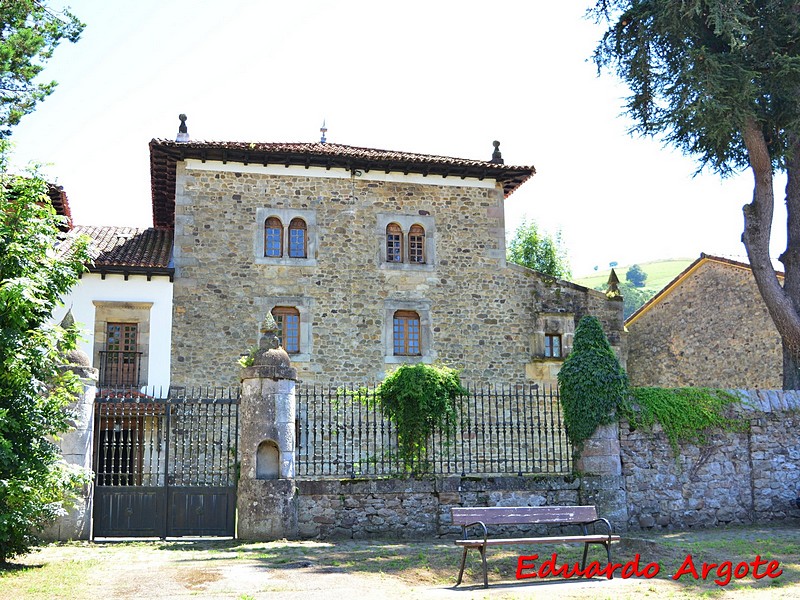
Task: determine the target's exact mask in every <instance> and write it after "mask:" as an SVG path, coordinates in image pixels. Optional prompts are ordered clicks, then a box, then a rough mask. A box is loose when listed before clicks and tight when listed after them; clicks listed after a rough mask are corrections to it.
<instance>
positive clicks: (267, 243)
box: [264, 227, 282, 257]
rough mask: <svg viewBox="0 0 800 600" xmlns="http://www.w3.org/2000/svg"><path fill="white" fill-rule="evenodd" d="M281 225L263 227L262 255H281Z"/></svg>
mask: <svg viewBox="0 0 800 600" xmlns="http://www.w3.org/2000/svg"><path fill="white" fill-rule="evenodd" d="M281 233H282V228H281V227H266V228H265V229H264V256H278V257H280V255H281Z"/></svg>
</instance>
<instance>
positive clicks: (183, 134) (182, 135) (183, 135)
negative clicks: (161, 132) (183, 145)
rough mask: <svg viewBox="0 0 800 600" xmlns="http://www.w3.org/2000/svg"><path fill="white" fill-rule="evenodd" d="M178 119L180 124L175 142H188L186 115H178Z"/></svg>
mask: <svg viewBox="0 0 800 600" xmlns="http://www.w3.org/2000/svg"><path fill="white" fill-rule="evenodd" d="M178 118H179V119H180V120H181V124H180V126H179V127H178V137H176V138H175V141H176V142H188V141H189V128H188V127H186V115H184V114H183V113H181V114H179V115H178Z"/></svg>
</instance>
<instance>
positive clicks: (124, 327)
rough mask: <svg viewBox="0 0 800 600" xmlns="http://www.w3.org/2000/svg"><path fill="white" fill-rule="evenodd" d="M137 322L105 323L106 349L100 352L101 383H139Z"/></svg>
mask: <svg viewBox="0 0 800 600" xmlns="http://www.w3.org/2000/svg"><path fill="white" fill-rule="evenodd" d="M138 328H139V326H138V324H137V323H107V324H106V349H105V352H101V353H100V355H101V365H100V366H101V369H102V371H103V372H102V375H101V384H102V385H120V386H128V385H139V361H140V357H141V353H140V352H137V349H138V348H137V337H138Z"/></svg>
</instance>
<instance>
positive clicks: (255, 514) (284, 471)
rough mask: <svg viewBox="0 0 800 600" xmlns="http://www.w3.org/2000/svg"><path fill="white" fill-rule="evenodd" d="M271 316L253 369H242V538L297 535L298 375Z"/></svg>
mask: <svg viewBox="0 0 800 600" xmlns="http://www.w3.org/2000/svg"><path fill="white" fill-rule="evenodd" d="M276 333H277V326H276V324H275V321H274V319H273V318H272V315H267V319H266V320H265V322H264V325H263V326H262V329H261V334H262V335H261V340H260V342H259V348H258V351H257V352H256V353H255V356H254V358H253V364H252V366H249V367H245V368H244V369H243V370H242V374H241V379H242V396H241V400H240V403H239V456H240V470H239V484H238V493H237V501H236V506H237V510H238V531H237V535H238V537H239V538H241V539H245V540H255V541H266V540H275V539H281V538H292V537H296V534H297V508H296V503H295V485H294V476H295V467H294V459H295V437H296V434H295V412H296V408H295V383H296V381H297V371H296V369H294V368H293V367H292V366H291V362H290V361H289V355H288V354H286V352H285V351H284V349H283V348H281V347H280V346H279V345H278V338H277V335H276Z"/></svg>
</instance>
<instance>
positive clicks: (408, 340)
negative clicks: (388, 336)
mask: <svg viewBox="0 0 800 600" xmlns="http://www.w3.org/2000/svg"><path fill="white" fill-rule="evenodd" d="M392 332H393V338H394V354H395V356H419V355H420V354H422V352H421V351H420V345H419V315H418V314H417V313H415V312H414V311H412V310H398V311H396V312H395V313H394V324H393V326H392Z"/></svg>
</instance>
